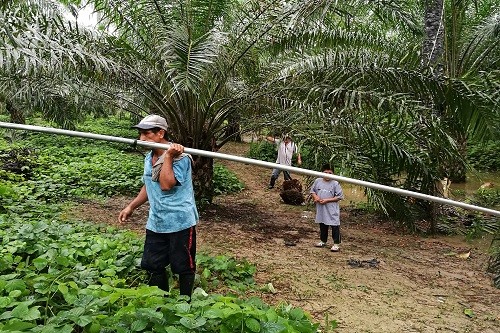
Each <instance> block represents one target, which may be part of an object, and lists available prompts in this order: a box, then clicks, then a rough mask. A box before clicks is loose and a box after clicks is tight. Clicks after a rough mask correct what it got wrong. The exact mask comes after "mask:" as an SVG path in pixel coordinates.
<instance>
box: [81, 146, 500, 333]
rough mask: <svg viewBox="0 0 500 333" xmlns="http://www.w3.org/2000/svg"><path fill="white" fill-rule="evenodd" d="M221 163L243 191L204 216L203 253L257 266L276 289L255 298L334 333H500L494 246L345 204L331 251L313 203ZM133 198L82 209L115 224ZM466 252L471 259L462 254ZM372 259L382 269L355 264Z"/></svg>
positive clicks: (241, 150) (245, 168)
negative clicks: (432, 233)
mask: <svg viewBox="0 0 500 333" xmlns="http://www.w3.org/2000/svg"><path fill="white" fill-rule="evenodd" d="M247 149H248V145H246V144H230V145H227V146H226V147H225V150H224V151H223V152H230V153H233V154H238V155H244V154H245V152H246V150H247ZM223 163H224V164H225V165H226V166H228V167H229V168H230V169H231V170H233V171H234V172H235V173H237V175H238V176H239V177H240V179H241V180H242V181H244V183H245V185H246V189H245V190H244V191H243V192H241V193H239V194H237V195H230V196H224V197H219V198H217V199H216V201H215V205H214V206H213V207H211V208H210V209H208V210H207V211H206V212H204V213H203V214H202V216H201V221H200V224H199V226H198V232H197V234H198V239H199V241H198V249H199V251H205V252H208V253H212V254H227V255H231V256H234V257H237V258H245V259H247V260H249V261H250V262H252V263H254V264H255V265H256V266H257V274H256V280H257V284H258V285H259V286H262V285H267V284H268V283H272V285H273V286H274V288H275V290H276V293H274V294H273V293H269V292H264V291H254V292H253V294H254V295H255V296H258V297H261V298H263V299H264V300H266V301H267V302H268V303H271V304H278V303H280V302H286V303H289V304H292V305H294V306H299V307H302V308H304V309H305V310H307V311H309V312H310V313H311V314H312V316H313V317H314V318H315V319H316V320H318V321H319V322H320V323H325V321H326V320H327V319H328V320H333V319H336V320H337V321H338V323H339V328H338V329H337V330H336V332H342V333H355V332H356V333H359V332H380V333H382V332H384V333H387V332H426V333H427V332H484V333H494V332H495V333H497V332H500V290H498V289H496V288H494V287H493V286H492V284H491V279H490V277H489V276H488V275H487V274H486V273H485V269H486V265H487V259H488V256H487V253H486V252H487V248H488V245H489V242H488V240H486V239H483V240H477V241H474V242H473V243H467V242H465V241H464V240H463V237H433V238H422V237H417V236H413V235H405V234H403V233H401V232H398V231H397V230H395V229H394V228H391V226H388V225H386V224H384V223H382V222H381V221H378V220H377V219H376V218H371V217H369V216H365V215H358V214H356V211H354V210H348V209H347V208H344V209H343V210H342V216H341V221H342V240H343V242H342V246H341V252H339V253H332V252H330V251H329V248H315V247H314V246H313V245H314V243H315V242H317V241H318V228H317V225H316V224H315V223H314V208H313V207H311V206H289V205H285V204H283V203H281V199H280V197H279V192H278V190H277V189H275V190H271V191H269V190H267V189H266V185H267V182H268V178H269V175H270V170H268V169H263V168H258V167H254V166H250V165H244V164H238V163H234V162H227V161H226V162H223ZM127 200H128V199H127V198H115V199H113V200H110V201H109V202H107V203H105V204H103V205H102V206H101V207H95V206H94V207H93V208H92V209H91V210H89V207H80V210H81V212H82V214H84V215H86V216H92V217H95V216H101V217H102V216H104V214H102V213H101V214H100V213H99V212H97V211H95V210H101V209H104V210H106V211H107V215H106V216H108V217H107V219H109V221H108V222H109V223H114V220H115V219H116V214H117V213H118V211H119V209H120V208H121V207H123V206H124V205H125V203H126V202H127ZM110 210H114V212H115V213H116V214H115V215H110V214H109V212H110ZM146 214H147V211H146V209H142V210H141V211H140V212H139V213H136V214H135V216H134V219H133V220H132V221H131V223H132V224H131V225H130V227H134V228H138V229H139V230H140V229H142V228H143V223H144V219H145V215H146ZM101 222H106V221H105V219H104V221H103V219H101ZM293 244H294V245H293ZM290 245H293V246H290ZM468 249H471V252H470V256H469V258H467V259H463V258H460V257H458V256H456V255H455V254H456V253H462V252H467V250H468ZM372 259H376V261H378V264H377V265H376V266H377V267H376V268H374V267H370V266H369V265H368V264H366V265H364V267H359V268H353V266H351V265H349V260H358V261H360V262H361V261H363V260H365V261H369V260H372ZM351 262H353V261H351ZM361 263H362V262H361ZM466 310H467V311H466ZM464 311H466V312H467V313H468V314H469V315H467V314H466V313H465V312H464ZM469 311H471V312H469Z"/></svg>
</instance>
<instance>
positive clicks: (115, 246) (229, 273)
mask: <svg viewBox="0 0 500 333" xmlns="http://www.w3.org/2000/svg"><path fill="white" fill-rule="evenodd" d="M24 208H25V209H27V207H24ZM56 215H57V214H56ZM49 217H50V216H47V218H39V217H34V216H33V217H26V216H20V215H18V214H17V213H15V212H12V211H8V213H5V214H2V215H0V236H1V239H2V243H1V247H0V312H1V313H2V314H1V315H0V330H2V331H12V332H14V331H17V332H27V331H30V332H147V331H151V330H154V331H155V332H235V330H237V331H239V332H316V328H317V326H318V325H317V324H314V323H312V321H311V319H310V317H309V315H308V314H306V313H305V312H304V311H303V310H301V309H296V308H293V307H291V306H287V305H282V306H277V307H270V306H268V305H266V304H265V303H263V302H262V301H261V300H259V299H256V298H252V299H248V300H242V299H239V298H238V297H237V296H235V295H225V296H224V295H218V294H211V295H209V294H207V293H206V291H205V290H203V289H197V290H196V292H195V293H194V295H193V300H192V301H191V303H187V302H186V299H184V298H182V297H179V296H175V294H173V295H171V296H170V297H165V295H164V292H163V291H161V290H159V289H158V288H156V287H148V286H146V285H145V284H144V282H145V275H144V272H143V271H142V270H140V269H139V268H138V260H139V259H138V258H140V257H141V250H142V240H141V239H140V238H139V237H138V236H137V235H136V234H134V233H132V232H129V231H120V230H116V229H114V228H111V227H107V226H97V225H89V224H85V223H80V222H74V221H65V220H60V219H58V218H55V217H56V216H55V215H53V216H51V218H49ZM198 265H199V270H200V272H201V274H200V275H201V277H200V278H199V281H203V283H204V285H205V286H207V287H210V286H217V285H219V284H220V283H224V284H226V283H227V284H228V285H240V286H241V285H242V284H243V283H244V282H246V283H247V285H246V286H247V288H248V287H251V286H252V285H253V277H252V276H253V273H254V272H255V268H254V267H253V266H252V265H250V264H248V263H237V262H236V261H234V260H233V259H230V258H226V257H223V256H221V257H215V258H211V257H208V256H206V255H203V254H201V255H199V259H198ZM207 291H210V289H207Z"/></svg>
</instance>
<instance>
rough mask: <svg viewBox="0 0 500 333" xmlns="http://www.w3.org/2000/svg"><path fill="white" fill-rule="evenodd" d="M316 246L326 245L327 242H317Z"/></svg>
mask: <svg viewBox="0 0 500 333" xmlns="http://www.w3.org/2000/svg"><path fill="white" fill-rule="evenodd" d="M314 246H316V247H325V246H326V243H323V242H319V243H316V245H314Z"/></svg>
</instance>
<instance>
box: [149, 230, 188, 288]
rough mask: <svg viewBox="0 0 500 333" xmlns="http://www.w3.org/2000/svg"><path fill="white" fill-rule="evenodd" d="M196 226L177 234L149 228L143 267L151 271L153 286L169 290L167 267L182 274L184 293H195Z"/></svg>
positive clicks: (180, 280)
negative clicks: (159, 231)
mask: <svg viewBox="0 0 500 333" xmlns="http://www.w3.org/2000/svg"><path fill="white" fill-rule="evenodd" d="M195 259H196V229H195V227H194V226H193V227H191V228H188V229H185V230H181V231H178V232H173V233H156V232H153V231H151V230H146V241H145V243H144V254H143V256H142V261H141V268H143V269H145V270H147V271H148V272H149V274H150V279H149V285H150V286H157V287H158V288H160V289H162V290H165V291H169V285H168V275H167V272H166V268H167V266H168V265H170V269H171V270H172V273H174V274H179V289H180V294H181V295H187V296H191V293H192V292H193V285H194V276H195V271H196V263H195Z"/></svg>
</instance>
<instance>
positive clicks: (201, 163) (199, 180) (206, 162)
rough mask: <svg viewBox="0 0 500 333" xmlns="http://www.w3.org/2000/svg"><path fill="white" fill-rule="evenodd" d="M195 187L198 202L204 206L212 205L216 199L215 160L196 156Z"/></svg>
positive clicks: (194, 168) (194, 169) (194, 158)
mask: <svg viewBox="0 0 500 333" xmlns="http://www.w3.org/2000/svg"><path fill="white" fill-rule="evenodd" d="M193 160H194V167H193V186H194V195H195V198H196V201H197V202H198V203H199V204H201V205H202V206H203V205H204V204H206V203H212V200H213V197H214V191H213V190H214V188H213V183H212V180H213V174H214V160H213V158H208V157H203V156H195V157H193Z"/></svg>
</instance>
